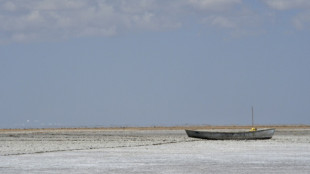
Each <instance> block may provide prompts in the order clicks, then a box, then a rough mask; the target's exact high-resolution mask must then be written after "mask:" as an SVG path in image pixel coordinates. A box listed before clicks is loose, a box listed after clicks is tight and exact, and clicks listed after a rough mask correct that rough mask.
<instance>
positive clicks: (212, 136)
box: [185, 107, 275, 140]
mask: <svg viewBox="0 0 310 174" xmlns="http://www.w3.org/2000/svg"><path fill="white" fill-rule="evenodd" d="M185 132H186V134H187V135H188V136H189V137H192V138H201V139H208V140H260V139H270V138H272V136H273V134H274V132H275V129H262V130H257V129H256V128H255V127H254V112H253V107H252V129H251V130H250V131H235V132H214V131H198V130H185Z"/></svg>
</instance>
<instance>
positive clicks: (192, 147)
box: [0, 126, 310, 173]
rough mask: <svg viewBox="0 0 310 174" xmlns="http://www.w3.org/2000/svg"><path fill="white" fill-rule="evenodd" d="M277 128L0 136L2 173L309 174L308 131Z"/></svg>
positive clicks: (68, 131)
mask: <svg viewBox="0 0 310 174" xmlns="http://www.w3.org/2000/svg"><path fill="white" fill-rule="evenodd" d="M273 127H275V128H276V132H275V135H274V137H273V138H272V139H270V140H260V141H258V140H257V141H253V140H252V141H210V140H200V139H193V138H188V137H187V136H186V134H185V131H184V129H207V130H213V129H217V130H227V129H246V128H248V127H243V126H241V127H238V126H231V127H212V126H198V127H169V128H167V127H151V128H82V129H78V128H76V129H73V128H71V129H27V130H0V173H228V172H229V173H250V172H251V173H253V172H255V173H310V166H309V164H310V128H309V127H307V126H290V127H289V126H281V127H280V126H278V127H276V126H273Z"/></svg>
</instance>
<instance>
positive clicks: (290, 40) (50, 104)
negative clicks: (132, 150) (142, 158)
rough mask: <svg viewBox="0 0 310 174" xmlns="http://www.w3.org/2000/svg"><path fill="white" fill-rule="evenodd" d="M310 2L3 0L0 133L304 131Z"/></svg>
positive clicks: (309, 81)
mask: <svg viewBox="0 0 310 174" xmlns="http://www.w3.org/2000/svg"><path fill="white" fill-rule="evenodd" d="M309 56H310V1H309V0H294V1H293V0H260V1H259V0H250V1H249V0H169V1H163V0H130V1H129V0H22V1H20V0H0V118H1V121H0V128H15V127H51V126H52V127H53V126H54V127H59V126H60V127H70V126H160V125H163V126H172V125H185V124H188V125H247V124H251V106H254V110H255V123H256V124H310V114H309V113H310V111H309V108H310V77H309V75H310V57H309Z"/></svg>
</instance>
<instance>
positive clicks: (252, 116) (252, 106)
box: [252, 106, 254, 127]
mask: <svg viewBox="0 0 310 174" xmlns="http://www.w3.org/2000/svg"><path fill="white" fill-rule="evenodd" d="M252 127H254V111H253V106H252Z"/></svg>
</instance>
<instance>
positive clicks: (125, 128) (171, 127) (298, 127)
mask: <svg viewBox="0 0 310 174" xmlns="http://www.w3.org/2000/svg"><path fill="white" fill-rule="evenodd" d="M251 127H252V126H240V125H224V126H212V125H199V126H149V127H130V126H128V127H126V126H119V127H117V126H116V127H72V128H70V127H65V128H21V129H16V128H14V129H0V132H7V131H40V130H42V131H49V130H68V131H70V130H72V131H74V130H76V131H78V130H94V131H95V130H106V131H113V130H114V131H120V130H183V129H250V128H251ZM255 127H256V128H258V129H260V128H275V129H310V125H256V126H255Z"/></svg>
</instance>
